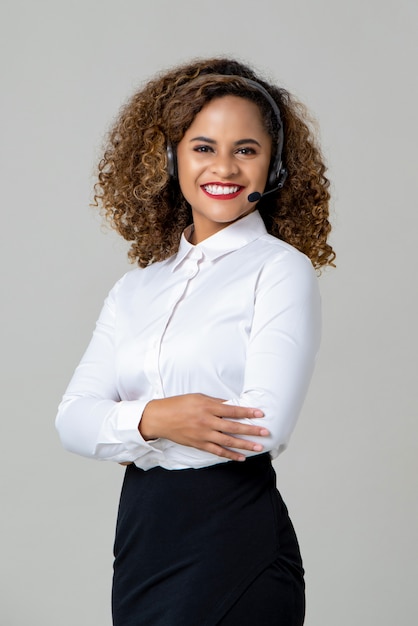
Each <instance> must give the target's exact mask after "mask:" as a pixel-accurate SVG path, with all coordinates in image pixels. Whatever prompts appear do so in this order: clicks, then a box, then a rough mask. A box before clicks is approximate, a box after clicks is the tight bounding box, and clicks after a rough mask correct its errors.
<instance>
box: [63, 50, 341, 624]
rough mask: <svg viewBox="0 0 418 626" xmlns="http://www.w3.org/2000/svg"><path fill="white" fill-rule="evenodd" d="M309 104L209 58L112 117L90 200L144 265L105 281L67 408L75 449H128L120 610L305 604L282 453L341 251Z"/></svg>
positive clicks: (131, 614) (200, 618)
mask: <svg viewBox="0 0 418 626" xmlns="http://www.w3.org/2000/svg"><path fill="white" fill-rule="evenodd" d="M304 118H305V111H304V108H303V107H302V106H301V105H300V104H298V103H296V102H295V101H294V99H293V98H292V97H291V96H290V95H289V94H288V93H287V92H286V91H285V90H284V89H279V88H277V87H274V86H272V85H268V84H267V83H266V82H264V81H263V80H260V78H258V77H257V76H256V75H255V74H254V73H253V72H252V70H251V69H250V68H248V67H246V66H244V65H242V64H241V63H238V62H236V61H234V60H231V59H209V60H204V61H197V62H194V63H191V64H189V65H185V66H182V67H179V68H176V69H174V70H172V71H170V72H168V73H166V74H163V75H161V76H158V77H157V78H156V79H155V80H153V81H151V82H149V83H148V84H147V85H145V87H144V88H143V89H142V90H141V91H139V92H138V93H136V94H135V95H134V96H133V98H132V99H131V100H130V102H128V104H127V105H126V106H125V108H124V109H123V110H122V112H121V114H120V116H119V118H118V120H117V121H116V123H115V125H114V127H113V129H112V131H111V133H110V135H109V138H108V143H107V147H106V151H105V154H104V157H103V159H102V161H101V162H100V165H99V175H98V183H97V185H96V196H95V199H96V204H97V205H100V206H102V207H103V209H104V211H105V213H106V216H107V217H108V219H109V220H110V222H111V223H112V224H113V226H114V227H115V228H116V229H117V231H118V232H119V233H120V234H121V235H122V236H123V237H125V239H127V240H129V241H131V242H132V246H131V250H130V253H129V254H130V258H131V259H132V260H133V261H134V260H135V261H137V263H138V265H139V267H138V268H137V269H135V270H133V271H131V272H128V273H127V274H126V275H125V276H124V277H123V278H122V279H121V280H120V281H119V282H118V283H117V284H116V285H115V287H114V288H113V289H112V290H111V292H110V294H109V296H108V298H107V300H106V302H105V304H104V308H103V310H102V313H101V315H100V318H99V320H98V322H97V326H96V330H95V332H94V335H93V338H92V341H91V343H90V345H89V347H88V349H87V352H86V354H85V355H84V357H83V359H82V361H81V363H80V365H79V366H78V368H77V370H76V372H75V374H74V376H73V379H72V381H71V382H70V385H69V387H68V389H67V392H66V394H65V396H64V398H63V401H62V403H61V405H60V408H59V412H58V416H57V427H58V430H59V433H60V436H61V440H62V442H63V445H64V446H65V447H66V448H67V449H69V450H71V451H73V452H76V453H79V454H82V455H85V456H89V457H92V458H96V459H107V460H112V461H116V462H118V463H122V464H126V465H128V467H127V469H126V474H125V480H124V485H123V488H122V494H121V501H120V506H119V514H118V521H117V530H116V540H115V565H114V584H113V619H114V624H115V625H116V626H130V625H132V626H133V625H135V626H138V625H148V624H149V625H152V626H163V625H164V626H177V625H178V626H196V625H199V626H200V625H204V624H205V625H208V626H209V625H210V626H213V625H215V624H221V625H223V626H228V625H229V626H230V625H238V624H239V625H240V626H242V625H243V626H245V625H246V624H251V625H254V624H258V625H273V624H280V625H281V626H284V625H286V626H287V625H289V626H290V625H292V626H295V625H300V624H302V623H303V619H304V582H303V569H302V562H301V558H300V554H299V548H298V544H297V540H296V537H295V534H294V531H293V527H292V524H291V522H290V520H289V517H288V515H287V510H286V507H285V505H284V504H283V501H282V500H281V497H280V495H279V493H278V492H277V490H276V485H275V474H274V471H273V469H272V466H271V458H275V457H276V456H277V455H278V454H279V453H280V452H281V451H283V450H284V449H285V448H286V446H287V444H288V440H289V437H290V434H291V432H292V430H293V428H294V425H295V422H296V419H297V416H298V413H299V411H300V408H301V405H302V402H303V399H304V396H305V394H306V390H307V387H308V384H309V380H310V378H311V374H312V370H313V366H314V361H315V356H316V353H317V350H318V346H319V335H320V311H319V308H320V304H319V295H318V288H317V281H316V277H315V272H314V268H317V269H319V268H320V267H322V266H324V265H327V264H329V265H332V264H333V260H334V256H335V255H334V252H333V250H332V248H331V246H330V245H329V244H327V242H326V239H327V235H328V233H329V231H330V225H329V222H328V200H329V194H328V181H327V179H326V178H325V176H324V171H325V168H324V165H323V163H322V160H321V156H320V153H319V150H318V148H317V147H316V144H315V141H314V139H313V138H312V136H311V134H310V131H309V129H308V126H307V123H306V122H305V120H304ZM263 192H264V193H263ZM269 192H270V193H269Z"/></svg>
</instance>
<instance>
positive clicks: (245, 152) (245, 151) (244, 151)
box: [237, 147, 256, 156]
mask: <svg viewBox="0 0 418 626" xmlns="http://www.w3.org/2000/svg"><path fill="white" fill-rule="evenodd" d="M237 154H243V155H244V156H246V155H251V156H252V155H253V154H256V151H255V150H254V148H250V147H244V148H239V149H238V150H237Z"/></svg>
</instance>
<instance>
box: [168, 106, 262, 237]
mask: <svg viewBox="0 0 418 626" xmlns="http://www.w3.org/2000/svg"><path fill="white" fill-rule="evenodd" d="M271 145H272V142H271V138H270V136H269V134H268V133H267V131H266V130H265V128H264V125H263V121H262V117H261V113H260V110H259V108H258V106H257V105H256V104H255V103H254V102H251V101H250V100H246V99H245V98H240V97H238V96H224V97H221V98H217V99H215V100H211V101H210V102H209V103H208V104H207V105H206V106H205V107H204V108H203V109H202V110H201V111H200V112H199V113H198V114H197V115H196V117H195V118H194V120H193V123H192V124H191V126H190V127H189V128H188V130H187V131H186V133H185V134H184V137H183V138H182V140H181V141H180V143H179V144H178V146H177V164H178V176H179V183H180V189H181V191H182V193H183V195H184V197H185V198H186V200H187V201H188V203H189V204H190V206H191V207H192V213H193V223H194V235H193V243H199V242H200V241H203V239H206V238H207V237H210V236H211V235H214V234H215V233H216V232H218V231H219V230H222V229H223V228H225V227H226V226H228V225H229V224H231V223H232V222H235V221H236V220H238V219H240V218H241V217H244V215H248V213H251V212H252V211H254V209H255V204H254V203H251V202H248V199H247V198H248V195H249V194H250V193H252V192H253V191H259V192H260V193H262V192H263V191H264V189H265V186H266V181H267V175H268V170H269V164H270V157H271Z"/></svg>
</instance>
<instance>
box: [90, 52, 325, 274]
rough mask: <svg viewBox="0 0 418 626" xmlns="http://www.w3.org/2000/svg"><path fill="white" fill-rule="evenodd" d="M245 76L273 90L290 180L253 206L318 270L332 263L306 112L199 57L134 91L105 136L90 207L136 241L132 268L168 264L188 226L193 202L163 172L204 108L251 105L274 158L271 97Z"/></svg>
mask: <svg viewBox="0 0 418 626" xmlns="http://www.w3.org/2000/svg"><path fill="white" fill-rule="evenodd" d="M211 74H212V75H213V74H216V75H218V76H217V78H216V77H213V78H211ZM220 74H221V75H223V76H224V77H225V79H224V80H220V79H219V75H220ZM197 77H199V80H196V79H197ZM242 79H250V80H253V81H256V82H257V83H259V84H260V85H262V86H263V87H264V88H265V89H266V90H267V91H268V92H269V94H270V95H271V97H272V98H273V99H274V100H275V102H276V103H277V105H278V107H279V110H280V113H281V117H282V122H283V126H284V145H283V152H282V160H283V163H284V164H285V167H286V169H287V172H288V177H287V180H286V184H285V185H284V187H283V189H281V191H280V193H277V194H271V195H270V196H268V197H266V198H263V199H262V200H260V202H259V203H258V205H257V208H258V209H259V211H260V214H261V216H262V218H263V220H264V223H265V225H266V228H267V230H268V232H269V233H270V234H272V235H274V236H275V237H278V238H279V239H282V240H284V241H286V242H287V243H289V244H291V245H293V246H294V247H295V248H297V249H298V250H300V251H301V252H303V253H304V254H306V255H307V256H308V257H309V258H310V259H311V261H312V264H313V266H314V267H315V268H317V269H319V268H321V267H322V266H325V265H332V266H334V259H335V253H334V251H333V249H332V247H331V246H330V245H329V244H328V243H327V237H328V234H329V232H330V230H331V225H330V223H329V221H328V215H329V198H330V195H329V190H328V189H329V181H328V179H327V178H326V176H325V169H326V168H325V165H324V163H323V159H322V156H321V153H320V150H319V147H318V145H317V143H316V140H315V137H314V135H313V133H312V130H311V124H310V121H309V117H308V114H307V111H306V109H305V107H304V106H303V105H302V104H301V103H300V102H298V101H296V99H295V98H294V97H293V96H292V95H291V94H290V93H289V92H287V91H286V90H285V89H283V88H279V87H276V86H273V85H269V84H268V83H267V82H265V81H264V80H262V79H260V77H259V76H257V75H256V74H255V73H254V72H253V71H252V70H251V69H250V68H249V67H247V66H246V65H243V64H242V63H239V62H238V61H235V60H233V59H225V58H213V59H207V60H198V61H195V62H191V63H189V64H187V65H183V66H181V67H177V68H175V69H173V70H171V71H169V72H166V73H163V74H161V75H158V76H157V77H156V78H155V79H154V80H151V81H150V82H148V83H147V84H146V85H145V86H144V87H143V89H141V90H140V91H138V92H137V93H135V94H134V95H133V97H132V98H131V99H130V100H129V101H128V102H127V104H126V105H125V106H124V107H123V108H122V110H121V112H120V115H119V116H118V118H117V119H116V122H115V123H114V125H113V127H112V128H111V130H110V132H109V135H108V137H107V142H106V146H105V152H104V156H103V158H102V159H101V161H100V163H99V166H98V182H97V183H96V184H95V195H94V206H97V207H100V208H101V209H102V211H103V213H104V214H105V216H106V218H107V219H108V220H109V222H110V224H111V225H112V226H113V228H115V230H116V231H117V232H118V233H119V234H120V235H122V236H123V237H124V238H125V239H126V240H127V241H130V242H132V245H131V248H130V251H129V258H130V260H131V261H132V262H134V261H137V262H138V264H139V266H141V267H145V266H147V265H149V264H150V263H153V262H155V261H162V260H164V259H166V258H168V257H169V256H171V255H172V254H174V253H175V252H176V251H177V249H178V246H179V241H180V237H181V234H182V232H183V230H184V229H185V228H186V226H188V225H189V224H190V223H191V222H192V211H191V207H190V205H189V204H188V203H187V201H186V200H185V198H184V197H183V195H182V193H181V190H180V188H179V185H178V182H177V181H175V180H173V179H172V178H170V176H169V175H168V173H167V153H166V147H167V143H168V142H170V143H171V144H172V145H173V146H174V148H175V146H176V145H177V144H178V143H179V141H180V140H181V139H182V137H183V135H184V133H185V132H186V131H187V129H188V128H189V126H190V125H191V124H192V122H193V120H194V118H195V116H196V115H197V113H199V111H201V109H202V108H203V107H204V106H205V105H206V104H207V103H208V102H210V101H211V100H213V99H215V98H218V97H222V96H225V95H236V96H239V97H243V98H246V99H249V100H252V101H254V102H255V103H256V104H257V105H258V106H259V108H260V112H261V115H262V119H263V122H264V125H265V128H266V130H267V132H268V133H269V134H270V136H271V138H272V154H273V155H274V154H275V150H276V149H277V137H278V132H277V130H278V129H277V124H278V122H277V118H276V116H275V115H274V112H273V111H272V108H271V105H270V104H269V103H268V102H267V100H266V98H265V97H263V95H261V94H260V92H259V91H257V90H255V89H252V88H251V87H250V86H249V85H248V83H246V82H245V80H242Z"/></svg>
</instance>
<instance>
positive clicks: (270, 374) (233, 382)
mask: <svg viewBox="0 0 418 626" xmlns="http://www.w3.org/2000/svg"><path fill="white" fill-rule="evenodd" d="M187 234H188V231H186V233H184V234H183V236H182V239H181V242H180V246H179V250H178V252H177V254H175V255H173V256H172V257H170V258H169V259H167V260H165V261H162V262H158V263H153V264H152V265H150V266H148V267H146V268H143V269H141V268H137V269H134V270H132V271H130V272H128V273H127V274H125V276H123V278H122V279H121V280H120V281H119V282H118V283H116V285H115V286H114V288H113V289H112V290H111V292H110V293H109V296H108V297H107V299H106V301H105V304H104V307H103V309H102V312H101V314H100V317H99V320H98V322H97V325H96V329H95V332H94V334H93V337H92V340H91V342H90V345H89V346H88V348H87V351H86V353H85V354H84V356H83V358H82V360H81V363H80V364H79V366H78V367H77V369H76V371H75V373H74V376H73V378H72V380H71V382H70V384H69V387H68V389H67V391H66V393H65V395H64V398H63V400H62V402H61V404H60V407H59V410H58V415H57V420H56V424H57V428H58V431H59V434H60V437H61V440H62V443H63V445H64V447H65V448H67V449H68V450H70V451H72V452H76V453H78V454H81V455H84V456H88V457H93V458H96V459H104V460H111V461H117V462H126V461H132V462H134V463H135V464H136V465H137V466H138V467H141V468H143V469H149V468H151V467H155V466H157V465H160V466H162V467H164V468H167V469H183V468H189V467H195V468H198V467H204V466H209V465H212V464H215V463H221V462H224V461H226V460H227V459H224V458H221V457H218V456H216V455H214V454H211V453H209V452H204V451H201V450H198V449H195V448H192V447H188V446H183V445H179V444H176V443H174V442H172V441H169V440H166V439H158V440H155V441H144V439H143V438H142V437H141V435H140V433H139V430H138V425H139V422H140V419H141V415H142V412H143V410H144V407H145V405H146V404H147V402H149V401H150V400H153V399H156V398H165V397H170V396H175V395H180V394H187V393H204V394H207V395H210V396H214V397H217V398H223V399H225V401H226V402H227V403H228V404H233V405H239V406H245V407H253V408H259V409H261V410H262V411H263V412H264V414H265V416H264V417H263V418H259V419H251V420H242V421H245V422H248V423H252V424H256V425H259V426H263V427H265V428H267V429H268V430H269V431H270V436H268V437H247V438H248V439H250V440H251V441H255V442H260V443H261V444H262V445H263V446H264V450H265V451H270V454H271V456H272V458H274V457H276V456H277V455H278V454H279V453H280V452H281V451H282V450H284V449H285V448H286V446H287V443H288V441H289V437H290V435H291V432H292V430H293V428H294V426H295V423H296V419H297V417H298V414H299V412H300V409H301V406H302V403H303V400H304V397H305V395H306V391H307V388H308V385H309V381H310V378H311V375H312V371H313V367H314V362H315V357H316V354H317V351H318V347H319V341H320V298H319V292H318V285H317V278H316V275H315V272H314V269H313V267H312V264H311V262H310V260H309V259H308V258H307V257H306V256H305V255H303V254H302V253H300V252H299V251H297V250H296V249H295V248H293V247H292V246H290V245H288V244H286V243H284V242H283V241H281V240H279V239H277V238H276V237H273V236H271V235H269V234H268V233H267V231H266V229H265V226H264V222H263V220H262V218H261V216H260V215H259V213H258V211H254V212H253V213H250V214H249V215H248V216H246V217H244V218H242V219H240V220H238V221H236V222H234V223H233V224H231V225H229V226H228V227H226V228H224V229H223V230H221V231H219V232H218V233H216V234H215V235H213V236H211V237H209V238H208V239H205V240H204V241H202V242H201V243H200V244H198V245H196V246H194V245H192V244H190V243H189V242H188V240H187ZM241 452H242V453H243V454H245V455H247V456H249V455H253V454H254V452H249V451H244V450H241Z"/></svg>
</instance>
